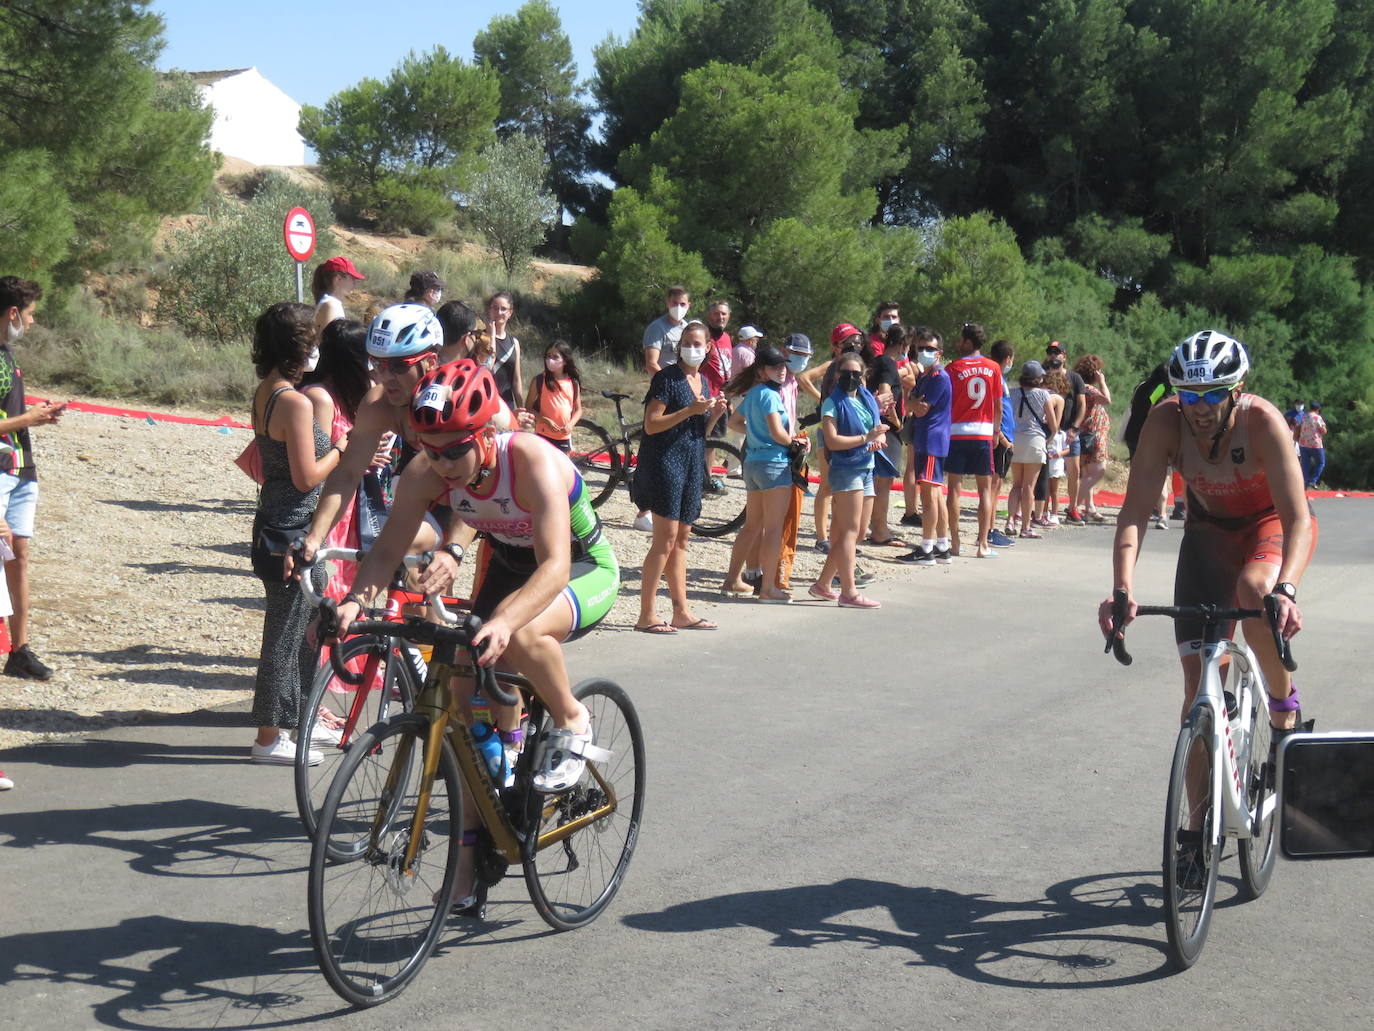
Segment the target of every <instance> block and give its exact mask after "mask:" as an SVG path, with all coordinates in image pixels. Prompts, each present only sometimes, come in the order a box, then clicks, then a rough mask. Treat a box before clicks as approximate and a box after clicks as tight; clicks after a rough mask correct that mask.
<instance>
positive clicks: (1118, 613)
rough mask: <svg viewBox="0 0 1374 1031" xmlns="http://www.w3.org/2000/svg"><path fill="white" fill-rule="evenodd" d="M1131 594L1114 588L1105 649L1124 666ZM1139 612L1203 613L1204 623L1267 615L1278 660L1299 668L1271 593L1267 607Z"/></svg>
mask: <svg viewBox="0 0 1374 1031" xmlns="http://www.w3.org/2000/svg"><path fill="white" fill-rule="evenodd" d="M1129 600H1130V596H1129V595H1128V594H1127V593H1126V592H1125V591H1123V590H1115V591H1113V592H1112V625H1111V630H1110V632H1109V633H1108V634H1107V645H1106V647H1105V648H1103V649H1102V650H1103V652H1104V653H1105V652H1111V653H1112V654H1113V655H1114V656H1115V657H1116V661H1117V662H1119V663H1121V665H1123V666H1129V665H1130V664H1131V662H1132V661H1133V660H1132V658H1131V655H1130V653H1129V652H1128V651H1126V638H1125V629H1124V627H1125V623H1126V604H1127V602H1128V601H1129ZM1135 614H1136V615H1137V616H1169V617H1171V618H1173V619H1184V618H1190V617H1193V618H1196V617H1199V616H1200V617H1201V618H1202V620H1203V623H1204V624H1214V623H1221V622H1223V621H1225V620H1232V619H1259V618H1260V617H1265V618H1267V619H1268V622H1269V632H1270V633H1271V634H1273V635H1274V648H1275V649H1276V650H1277V651H1278V655H1279V661H1280V662H1282V663H1283V668H1284V669H1286V670H1288V672H1290V673H1292V672H1293V671H1294V670H1296V669H1297V668H1298V664H1297V661H1296V660H1295V659H1294V658H1293V646H1292V643H1291V642H1290V641H1286V640H1284V638H1283V636H1282V635H1281V634H1280V633H1279V626H1278V616H1279V602H1278V599H1277V598H1275V597H1274V596H1273V595H1272V594H1268V595H1265V598H1264V609H1263V610H1262V611H1261V610H1260V609H1238V608H1223V607H1222V606H1220V605H1212V604H1202V605H1139V606H1137V607H1136V610H1135Z"/></svg>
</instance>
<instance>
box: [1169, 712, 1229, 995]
mask: <svg viewBox="0 0 1374 1031" xmlns="http://www.w3.org/2000/svg"><path fill="white" fill-rule="evenodd" d="M1212 737H1213V715H1212V710H1211V709H1210V708H1209V707H1208V706H1205V705H1201V706H1198V707H1197V708H1195V709H1194V710H1193V711H1192V713H1190V714H1189V716H1188V721H1187V722H1186V723H1185V724H1184V725H1183V728H1182V729H1181V730H1180V731H1179V733H1178V744H1177V746H1176V747H1175V748H1174V765H1173V770H1172V772H1171V773H1170V775H1169V801H1168V806H1167V808H1166V810H1165V813H1164V914H1165V924H1166V927H1167V930H1168V934H1169V956H1170V958H1171V959H1172V960H1173V962H1174V965H1175V966H1177V967H1178V968H1179V969H1180V970H1186V969H1187V968H1188V967H1191V966H1192V965H1193V964H1194V963H1195V962H1197V958H1198V956H1200V955H1201V954H1202V946H1203V945H1204V944H1205V943H1206V941H1207V929H1208V926H1209V925H1210V924H1211V921H1212V904H1213V903H1214V902H1215V901H1216V893H1217V867H1218V866H1219V865H1220V863H1221V827H1220V826H1219V821H1218V819H1217V813H1218V809H1219V807H1218V805H1217V801H1218V800H1217V796H1216V792H1217V777H1216V772H1217V771H1216V752H1215V750H1214V749H1213V747H1212Z"/></svg>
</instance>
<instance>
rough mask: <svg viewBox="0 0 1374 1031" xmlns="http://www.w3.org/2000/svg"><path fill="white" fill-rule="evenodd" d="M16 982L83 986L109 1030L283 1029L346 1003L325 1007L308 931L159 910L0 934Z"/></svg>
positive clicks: (4, 979) (8, 972)
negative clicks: (112, 920)
mask: <svg viewBox="0 0 1374 1031" xmlns="http://www.w3.org/2000/svg"><path fill="white" fill-rule="evenodd" d="M158 953H161V955H157V954H158ZM149 954H153V955H155V956H156V958H154V959H151V960H149V958H148V955H149ZM22 983H28V984H29V985H30V986H31V990H32V989H35V988H37V986H38V985H53V986H57V985H62V986H64V988H63V992H64V993H65V994H70V993H72V992H73V991H79V990H80V989H79V988H77V987H76V986H85V987H86V988H88V989H92V990H94V992H95V993H98V996H99V1000H100V1001H96V1002H94V1003H93V1004H92V1009H91V1013H92V1015H93V1016H94V1018H95V1019H96V1020H97V1021H98V1022H99V1023H101V1024H103V1025H105V1026H106V1027H117V1028H202V1027H205V1028H208V1027H216V1028H264V1027H289V1026H291V1025H294V1024H302V1023H306V1022H307V1021H314V1020H318V1019H320V1017H321V1016H325V1015H327V1014H325V1013H322V1012H321V1007H322V1006H323V1007H324V1008H326V1009H328V1008H334V1009H335V1010H336V1011H338V1010H340V1009H342V1010H343V1011H344V1012H347V1011H348V1008H347V1007H337V1006H334V1005H333V1003H337V1000H335V999H334V996H333V995H332V994H331V993H330V992H329V990H328V988H327V987H325V985H324V981H323V980H322V979H321V977H320V973H319V968H318V967H317V966H316V963H315V954H314V952H313V951H312V950H311V948H310V937H309V934H308V932H306V931H304V930H298V931H290V932H283V931H275V930H272V929H271V928H267V927H254V926H251V925H243V924H230V923H215V922H208V921H197V920H177V919H174V918H172V917H165V916H143V917H132V918H130V919H127V920H121V921H120V922H119V923H118V924H115V925H113V926H110V927H83V928H79V929H74V930H68V931H43V932H36V933H33V934H15V935H10V936H8V937H5V938H0V985H10V984H22ZM331 1000H333V1003H331ZM307 1001H309V1002H311V1003H313V1004H312V1005H309V1006H306V1007H304V1008H302V1003H305V1002H307ZM302 1013H304V1014H306V1015H302Z"/></svg>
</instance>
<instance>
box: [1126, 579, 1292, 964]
mask: <svg viewBox="0 0 1374 1031" xmlns="http://www.w3.org/2000/svg"><path fill="white" fill-rule="evenodd" d="M1128 597H1129V596H1128V595H1127V593H1126V592H1125V591H1122V590H1118V591H1115V592H1114V593H1113V596H1112V599H1113V610H1112V629H1111V634H1110V635H1109V636H1108V641H1107V648H1106V650H1107V651H1111V652H1114V653H1115V655H1116V658H1117V661H1119V662H1120V663H1121V664H1122V665H1125V666H1129V665H1130V664H1131V656H1130V655H1129V654H1128V653H1127V652H1126V647H1125V641H1124V640H1123V639H1122V637H1121V636H1119V629H1120V628H1121V627H1122V626H1123V625H1124V623H1125V619H1126V605H1127V603H1128ZM1277 611H1278V607H1277V605H1276V603H1275V601H1274V598H1273V596H1272V595H1271V596H1269V597H1267V598H1265V600H1264V611H1263V612H1261V611H1258V610H1255V609H1238V608H1222V607H1220V606H1218V605H1211V604H1205V605H1187V606H1178V605H1159V606H1147V605H1141V606H1139V607H1138V608H1137V609H1136V615H1137V616H1170V617H1172V618H1174V619H1200V620H1202V623H1203V638H1202V680H1201V682H1200V684H1199V686H1198V692H1197V697H1196V698H1195V700H1194V701H1193V707H1192V709H1191V710H1190V711H1189V713H1188V718H1187V719H1186V720H1185V721H1184V723H1183V727H1182V729H1181V730H1180V731H1179V733H1178V744H1177V746H1176V747H1175V748H1174V763H1173V768H1172V770H1171V772H1170V775H1169V798H1168V804H1167V806H1166V808H1165V812H1164V912H1165V918H1166V925H1165V926H1166V928H1167V930H1168V934H1169V956H1170V958H1171V959H1172V960H1173V962H1174V965H1175V966H1177V967H1178V968H1179V969H1180V970H1186V969H1187V968H1188V967H1190V966H1192V965H1193V964H1194V963H1195V962H1197V958H1198V956H1199V955H1201V954H1202V946H1203V944H1204V943H1205V942H1206V941H1207V930H1208V927H1209V926H1210V924H1211V919H1212V906H1213V903H1214V902H1215V901H1216V890H1217V867H1218V866H1219V865H1220V863H1221V858H1222V847H1223V845H1224V844H1225V841H1226V839H1227V838H1235V839H1236V842H1237V848H1238V851H1239V853H1240V880H1241V895H1242V897H1243V898H1244V899H1246V900H1249V899H1257V898H1259V897H1260V895H1262V894H1264V890H1265V888H1267V887H1268V886H1269V878H1270V876H1271V875H1272V874H1273V872H1274V861H1275V858H1276V855H1277V849H1276V840H1275V824H1274V810H1275V805H1276V802H1275V793H1274V779H1275V778H1274V758H1273V756H1272V754H1271V751H1272V750H1271V748H1270V741H1271V739H1272V735H1271V732H1270V731H1271V728H1270V725H1269V716H1268V699H1269V691H1268V689H1267V688H1266V686H1265V682H1264V673H1263V671H1262V670H1261V669H1260V665H1259V662H1258V661H1257V660H1256V659H1255V656H1254V653H1253V652H1251V651H1250V648H1249V647H1248V646H1247V645H1246V644H1245V643H1244V642H1243V641H1242V642H1240V643H1237V642H1236V641H1231V640H1223V639H1222V638H1221V628H1222V626H1223V625H1225V624H1226V623H1228V622H1231V621H1233V620H1241V619H1257V618H1259V617H1260V616H1266V617H1267V618H1268V620H1269V626H1270V629H1271V630H1273V633H1274V644H1275V646H1276V647H1277V648H1278V653H1279V657H1280V659H1281V660H1282V661H1283V664H1284V667H1285V668H1286V669H1288V670H1290V671H1292V670H1294V669H1297V663H1295V662H1294V661H1293V655H1292V652H1291V651H1290V649H1289V642H1287V641H1285V640H1283V638H1282V636H1281V635H1280V634H1279V632H1278V629H1277V624H1276V622H1275V620H1276V617H1277Z"/></svg>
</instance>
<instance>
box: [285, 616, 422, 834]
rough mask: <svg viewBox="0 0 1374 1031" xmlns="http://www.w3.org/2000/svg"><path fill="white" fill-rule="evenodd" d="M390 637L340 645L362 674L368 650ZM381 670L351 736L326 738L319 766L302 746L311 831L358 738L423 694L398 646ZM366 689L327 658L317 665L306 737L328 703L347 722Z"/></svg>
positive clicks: (302, 806)
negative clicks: (336, 741) (341, 675)
mask: <svg viewBox="0 0 1374 1031" xmlns="http://www.w3.org/2000/svg"><path fill="white" fill-rule="evenodd" d="M389 643H390V642H383V641H381V640H380V639H379V638H377V637H373V636H367V637H350V638H348V639H347V640H345V641H343V642H342V643H341V644H340V645H339V648H340V649H341V651H340V657H341V661H342V662H343V664H344V666H345V667H346V668H348V669H349V670H352V671H355V672H357V673H358V674H359V676H360V677H361V674H362V673H363V664H364V663H365V661H366V656H367V655H368V654H369V653H371V652H372V651H374V650H375V649H378V648H384V647H387V645H388V644H389ZM377 671H378V674H380V677H381V684H380V685H379V686H371V687H369V688H368V690H369V695H370V697H369V698H368V699H367V700H366V701H365V702H364V703H363V710H362V712H361V713H360V715H359V718H358V721H357V724H356V725H355V726H354V727H353V728H352V729H351V731H350V732H348V733H347V736H346V738H345V740H343V741H342V742H340V743H339V744H337V745H331V744H327V743H325V742H320V743H319V744H318V745H317V746H316V750H317V751H319V753H320V756H321V759H320V762H319V763H318V764H317V765H315V766H311V765H310V764H309V763H308V762H307V758H308V755H309V752H310V749H309V748H298V749H297V750H296V761H295V763H294V766H295V781H296V811H297V812H298V813H299V814H300V818H301V823H302V824H303V825H304V826H305V833H306V836H307V837H310V838H313V837H314V836H315V828H316V826H317V825H318V822H319V813H320V807H321V806H323V805H324V796H325V795H326V794H328V792H329V785H330V783H331V782H332V781H333V779H334V775H335V774H336V773H337V772H338V770H339V766H340V763H342V761H343V759H344V757H345V756H346V755H347V753H348V749H349V748H350V747H351V745H352V744H353V742H355V741H356V740H357V739H358V735H359V734H361V733H362V732H363V731H365V730H367V729H368V728H369V727H372V726H373V725H374V724H377V723H381V722H382V721H383V720H385V719H386V718H387V717H388V716H391V715H394V714H395V713H396V712H398V711H399V712H409V711H410V710H411V709H412V708H414V706H415V699H416V698H417V697H418V696H419V694H420V688H419V684H418V683H417V682H416V679H415V671H414V670H412V669H411V668H410V663H409V662H408V661H406V659H405V657H404V656H403V655H402V654H401V653H400V652H399V651H398V650H396V649H395V648H392V649H391V650H390V652H389V654H387V655H386V656H385V658H384V659H383V661H382V662H380V663H379V664H378V667H377ZM362 689H363V688H362V687H361V686H359V685H352V684H343V683H341V682H340V680H339V678H338V676H337V675H336V674H335V672H334V667H333V666H332V665H331V664H330V663H329V662H328V661H325V662H324V663H323V664H322V665H321V666H320V667H319V668H318V669H316V670H315V679H314V682H313V683H312V684H311V687H310V695H309V697H308V698H307V699H306V702H305V706H304V708H303V709H302V710H301V713H302V715H301V725H300V734H299V737H300V738H301V740H303V741H309V740H310V738H311V735H312V734H313V733H314V729H315V724H316V722H317V721H318V720H319V719H320V709H321V708H322V707H324V708H328V709H329V710H330V711H331V712H333V713H334V715H335V716H336V717H337V718H338V719H339V720H340V721H341V722H344V723H346V722H347V717H348V713H349V710H350V708H351V706H352V704H353V698H354V695H355V692H357V691H359V690H362Z"/></svg>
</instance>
